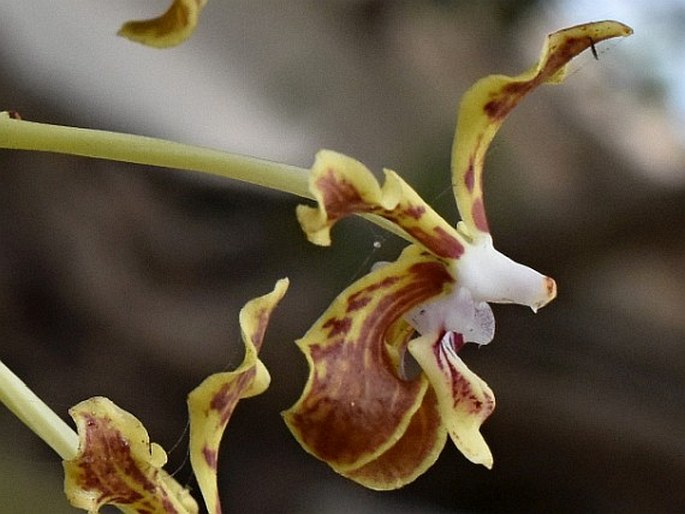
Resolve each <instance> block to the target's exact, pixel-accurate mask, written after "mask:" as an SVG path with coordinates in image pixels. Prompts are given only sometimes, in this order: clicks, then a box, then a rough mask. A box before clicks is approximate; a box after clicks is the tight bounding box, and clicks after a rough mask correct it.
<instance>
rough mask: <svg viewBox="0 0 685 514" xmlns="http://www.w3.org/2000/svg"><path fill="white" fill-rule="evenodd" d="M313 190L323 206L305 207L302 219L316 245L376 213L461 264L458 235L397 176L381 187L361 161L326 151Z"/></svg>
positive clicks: (325, 243)
mask: <svg viewBox="0 0 685 514" xmlns="http://www.w3.org/2000/svg"><path fill="white" fill-rule="evenodd" d="M309 188H310V190H311V192H312V193H313V195H314V198H315V199H316V200H317V202H318V204H319V205H318V207H317V208H312V207H307V206H304V205H300V206H299V207H298V209H297V217H298V219H299V220H300V224H301V225H302V228H303V230H304V231H305V233H306V234H307V237H308V238H309V240H310V241H311V242H312V243H315V244H319V245H323V246H328V245H330V244H331V237H330V229H331V227H332V226H333V225H334V224H335V223H336V222H337V221H338V220H339V219H341V218H344V217H346V216H349V215H351V214H376V215H378V216H381V217H383V218H385V219H387V220H389V221H391V222H393V223H394V224H396V225H397V226H399V227H401V228H402V229H403V230H404V231H406V232H407V233H409V234H410V235H411V236H412V237H413V238H414V239H415V240H416V241H417V242H419V243H420V244H421V245H423V246H424V247H425V248H426V249H427V250H428V251H430V252H431V253H433V255H436V256H438V257H445V258H451V259H457V258H459V257H460V256H461V254H462V253H463V251H464V243H463V241H462V239H461V236H460V235H459V234H458V233H457V232H456V230H455V229H454V228H453V227H452V226H450V225H449V224H448V223H447V222H446V221H445V220H444V219H442V218H441V217H440V215H439V214H437V213H436V212H435V211H434V210H433V209H432V208H431V207H430V206H429V205H428V204H427V203H426V202H424V201H423V199H422V198H421V197H420V196H419V195H418V194H417V193H416V191H414V190H413V189H412V188H411V187H410V186H409V185H408V184H407V183H406V182H404V181H403V180H402V179H401V178H400V177H399V176H398V175H397V174H396V173H395V172H393V171H390V170H385V184H384V185H383V187H381V186H380V185H379V184H378V181H377V180H376V178H375V177H374V176H373V174H372V173H371V172H370V171H369V170H368V169H367V168H366V167H365V166H364V165H363V164H361V163H360V162H359V161H356V160H355V159H352V158H351V157H347V156H345V155H342V154H339V153H336V152H332V151H330V150H322V151H320V152H319V153H318V154H317V155H316V160H315V161H314V166H313V167H312V172H311V175H310V178H309Z"/></svg>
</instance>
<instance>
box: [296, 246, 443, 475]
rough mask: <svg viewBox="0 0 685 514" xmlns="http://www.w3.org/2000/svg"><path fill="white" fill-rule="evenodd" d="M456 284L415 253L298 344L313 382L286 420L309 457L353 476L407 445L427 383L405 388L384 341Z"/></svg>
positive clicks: (373, 279) (343, 299) (348, 295)
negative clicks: (423, 305) (403, 443)
mask: <svg viewBox="0 0 685 514" xmlns="http://www.w3.org/2000/svg"><path fill="white" fill-rule="evenodd" d="M452 283H453V277H452V276H451V275H450V273H449V271H448V269H447V268H446V266H445V265H444V263H443V262H442V261H440V260H438V259H436V258H435V257H434V256H432V255H430V254H429V253H428V252H424V251H422V250H421V249H420V248H419V247H418V246H416V245H411V246H409V247H408V248H407V249H405V251H404V252H403V253H402V255H401V256H400V258H399V259H398V260H397V261H396V262H394V263H391V264H388V265H386V266H383V267H381V268H379V269H377V270H375V271H373V272H372V273H370V274H368V275H366V276H365V277H363V278H361V279H360V280H358V281H357V282H355V283H354V284H352V285H351V286H350V287H349V288H347V289H346V290H345V291H343V293H342V294H341V295H340V296H338V298H336V299H335V300H334V302H333V304H332V305H331V306H330V307H329V308H328V310H327V311H326V312H325V313H324V314H323V316H322V317H321V318H320V319H319V320H318V321H317V322H316V324H315V325H314V326H313V327H312V328H311V329H310V330H309V332H307V334H306V335H305V336H304V338H303V339H301V340H300V341H298V345H299V347H300V349H301V350H302V351H303V352H304V353H305V355H306V357H307V360H308V362H309V367H310V370H309V379H308V381H307V384H306V386H305V389H304V392H303V393H302V396H301V397H300V399H299V400H298V401H297V403H296V404H295V405H294V406H293V407H292V408H291V409H290V410H288V411H286V412H285V413H284V417H285V421H286V423H287V425H288V427H289V428H290V430H291V431H292V432H293V435H294V436H295V438H296V439H297V440H298V441H299V442H300V444H301V445H302V446H303V447H304V448H305V450H307V451H308V452H310V453H312V454H313V455H314V456H316V457H318V458H319V459H321V460H324V461H326V462H327V463H328V464H329V465H330V466H331V467H332V468H333V469H335V470H336V471H338V472H340V473H343V474H347V473H350V472H352V471H353V470H358V469H359V468H361V467H362V466H364V465H365V464H367V463H369V462H371V461H372V460H374V459H376V458H377V457H378V456H379V455H381V454H383V453H385V452H386V451H387V450H388V449H389V448H390V447H392V446H393V445H394V444H395V443H396V441H398V440H399V439H400V438H401V437H402V435H403V434H404V433H405V432H406V430H407V427H408V426H409V425H410V423H411V420H412V417H413V415H414V414H415V413H416V412H417V410H418V409H419V408H420V407H421V404H422V401H423V397H424V394H425V391H426V382H425V381H423V380H414V381H406V380H402V379H401V378H400V377H399V372H398V370H397V366H396V359H395V358H394V357H391V355H389V354H388V352H387V350H386V346H385V343H384V341H385V339H386V336H387V334H388V330H389V327H390V326H391V325H392V324H393V323H394V322H395V321H396V320H397V319H399V318H400V317H402V316H403V315H404V313H405V312H407V311H408V310H410V309H411V308H413V307H414V306H416V305H418V304H420V303H422V302H425V301H426V300H428V299H430V298H433V297H436V296H439V295H441V294H444V292H445V291H446V290H449V288H450V287H451V285H452Z"/></svg>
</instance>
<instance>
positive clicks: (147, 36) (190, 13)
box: [119, 0, 207, 48]
mask: <svg viewBox="0 0 685 514" xmlns="http://www.w3.org/2000/svg"><path fill="white" fill-rule="evenodd" d="M206 3H207V0H174V2H173V3H172V4H171V6H170V7H169V9H168V10H167V11H166V12H165V13H164V14H162V15H161V16H159V17H157V18H153V19H151V20H138V21H129V22H127V23H125V24H124V25H123V26H122V27H121V29H120V30H119V35H120V36H123V37H125V38H127V39H130V40H131V41H135V42H137V43H142V44H144V45H148V46H154V47H156V48H169V47H172V46H176V45H179V44H181V43H183V41H185V40H186V39H188V37H190V35H191V34H192V33H193V31H194V30H195V27H196V26H197V20H198V17H199V16H200V12H201V11H202V8H203V7H204V6H205V4H206Z"/></svg>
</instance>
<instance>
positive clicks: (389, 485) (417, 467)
mask: <svg viewBox="0 0 685 514" xmlns="http://www.w3.org/2000/svg"><path fill="white" fill-rule="evenodd" d="M422 380H425V378H423V377H422ZM446 439H447V430H446V429H445V426H444V425H443V423H442V420H441V419H440V411H439V410H438V408H437V400H436V397H435V392H434V391H433V390H432V389H431V388H428V390H427V391H426V394H425V396H424V397H423V401H422V403H421V407H420V408H419V410H417V411H416V412H415V413H414V415H413V416H412V418H411V421H410V423H409V425H408V426H407V429H406V430H405V432H404V433H403V434H402V436H401V437H400V439H399V440H398V441H397V442H396V443H395V444H394V445H393V446H391V447H390V448H388V449H387V450H386V451H385V452H384V453H382V454H380V455H378V456H377V457H376V458H375V459H374V460H372V461H370V462H369V463H367V464H365V465H364V466H361V467H359V468H357V469H354V470H351V471H346V472H344V473H343V475H344V476H346V477H347V478H349V479H351V480H354V481H355V482H358V483H359V484H361V485H363V486H364V487H368V488H369V489H375V490H377V491H386V490H390V489H398V488H400V487H403V486H405V485H407V484H408V483H409V482H412V481H414V480H416V478H418V477H419V476H421V475H422V474H423V473H425V472H426V470H427V469H428V468H430V467H431V466H432V465H433V464H434V463H435V461H436V460H437V459H438V457H439V456H440V452H441V451H442V449H443V448H444V446H445V440H446Z"/></svg>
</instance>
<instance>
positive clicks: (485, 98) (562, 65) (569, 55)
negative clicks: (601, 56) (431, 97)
mask: <svg viewBox="0 0 685 514" xmlns="http://www.w3.org/2000/svg"><path fill="white" fill-rule="evenodd" d="M632 33H633V30H632V29H631V28H630V27H628V26H626V25H624V24H623V23H619V22H616V21H600V22H593V23H585V24H582V25H576V26H574V27H570V28H566V29H562V30H559V31H557V32H554V33H552V34H549V35H548V36H547V39H546V40H545V44H544V46H543V48H542V52H541V54H540V60H539V61H538V63H537V64H536V65H535V66H533V67H532V68H531V69H529V70H528V71H526V72H524V73H522V74H520V75H517V76H515V77H509V76H506V75H490V76H488V77H485V78H483V79H481V80H479V81H478V82H476V83H475V84H474V85H473V86H471V88H470V89H469V90H468V91H467V92H466V93H465V94H464V96H463V97H462V99H461V103H460V104H459V114H458V117H457V130H456V134H455V137H454V142H453V145H452V175H453V177H452V187H453V189H454V195H455V197H456V200H457V207H458V208H459V214H460V215H461V219H462V220H463V221H464V224H465V226H466V228H467V230H468V232H469V233H470V234H471V235H472V236H473V237H476V238H477V237H478V235H479V234H482V233H488V232H489V228H488V221H487V218H486V216H485V208H484V206H483V181H482V175H483V164H484V161H485V153H486V152H487V149H488V147H489V146H490V143H491V142H492V139H493V138H494V137H495V134H496V133H497V131H498V130H499V128H500V126H501V125H502V123H503V122H504V120H505V118H506V117H507V116H508V115H509V113H510V112H511V111H512V110H513V109H514V107H516V106H517V105H518V103H519V102H520V101H521V100H522V99H523V98H524V97H525V96H526V95H527V94H528V93H530V92H531V91H533V90H534V89H535V88H537V87H538V86H540V85H541V84H547V83H551V84H558V83H559V82H561V81H562V80H563V79H564V76H565V72H566V65H567V64H568V62H569V61H570V60H571V59H573V58H574V57H575V56H577V55H578V54H580V53H581V52H583V51H584V50H586V49H588V48H594V45H595V44H597V43H599V42H600V41H604V40H606V39H610V38H614V37H623V36H629V35H630V34H632Z"/></svg>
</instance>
